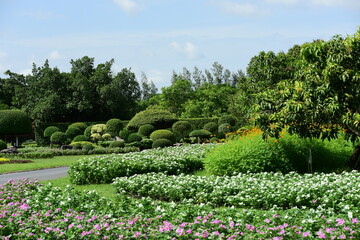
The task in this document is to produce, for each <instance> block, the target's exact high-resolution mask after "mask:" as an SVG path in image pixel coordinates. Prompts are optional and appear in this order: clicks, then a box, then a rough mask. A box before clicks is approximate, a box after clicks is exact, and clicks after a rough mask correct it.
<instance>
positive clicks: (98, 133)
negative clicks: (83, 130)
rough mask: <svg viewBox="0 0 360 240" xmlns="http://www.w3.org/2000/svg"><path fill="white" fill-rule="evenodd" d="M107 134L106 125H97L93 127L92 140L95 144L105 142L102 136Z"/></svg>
mask: <svg viewBox="0 0 360 240" xmlns="http://www.w3.org/2000/svg"><path fill="white" fill-rule="evenodd" d="M105 133H106V125H105V124H95V125H94V126H92V127H91V140H93V141H94V142H98V141H101V140H103V139H102V135H104V134H105Z"/></svg>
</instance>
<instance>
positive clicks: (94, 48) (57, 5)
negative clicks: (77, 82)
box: [0, 0, 360, 88]
mask: <svg viewBox="0 0 360 240" xmlns="http://www.w3.org/2000/svg"><path fill="white" fill-rule="evenodd" d="M358 26H360V1H359V0H245V1H242V0H31V1H29V0H0V77H5V75H4V74H3V73H4V72H5V71H6V70H8V69H9V70H11V71H13V72H16V73H23V74H29V73H30V72H31V68H32V63H33V62H34V63H36V64H37V65H39V66H41V65H43V63H44V61H45V59H49V61H50V66H51V67H55V66H57V67H58V68H59V69H60V70H61V71H64V72H68V71H70V67H71V65H70V63H69V62H70V60H71V59H78V58H81V57H83V56H89V57H94V58H95V64H98V63H102V62H105V61H108V60H110V59H112V58H114V59H115V64H114V66H113V71H114V72H118V71H120V70H121V69H122V68H125V67H131V69H132V71H133V72H135V73H136V75H137V77H138V78H139V79H140V73H141V72H144V73H145V74H146V75H147V77H148V79H150V80H153V81H154V83H155V85H156V86H157V87H159V88H160V87H162V86H169V85H170V79H171V74H172V71H173V70H175V71H176V72H181V71H182V68H183V67H186V68H188V69H189V70H190V71H192V70H193V68H194V66H197V67H198V68H199V69H201V70H203V69H205V68H206V69H210V68H211V65H212V64H213V62H215V61H217V62H219V63H220V64H222V65H223V66H224V67H225V68H228V69H230V70H231V71H236V70H239V69H241V70H243V71H245V70H246V66H247V64H248V63H249V61H250V59H251V57H253V56H254V55H256V54H258V52H259V51H262V50H264V51H270V50H272V51H275V52H278V51H287V50H288V49H289V48H290V47H292V46H293V45H294V44H302V43H304V42H308V41H312V40H314V39H319V38H320V39H325V40H328V39H330V38H331V37H332V36H334V35H336V34H341V35H344V36H346V35H348V34H354V33H355V32H356V30H357V28H358Z"/></svg>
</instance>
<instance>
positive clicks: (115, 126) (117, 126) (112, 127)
mask: <svg viewBox="0 0 360 240" xmlns="http://www.w3.org/2000/svg"><path fill="white" fill-rule="evenodd" d="M123 127H124V124H123V122H122V121H121V120H120V119H117V118H113V119H110V120H109V121H107V122H106V128H107V130H106V131H107V132H108V133H110V135H111V137H115V136H117V134H118V133H119V132H120V130H121V129H123Z"/></svg>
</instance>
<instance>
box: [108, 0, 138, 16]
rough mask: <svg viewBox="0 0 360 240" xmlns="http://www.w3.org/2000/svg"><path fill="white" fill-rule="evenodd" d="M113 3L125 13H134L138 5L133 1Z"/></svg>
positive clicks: (116, 0)
mask: <svg viewBox="0 0 360 240" xmlns="http://www.w3.org/2000/svg"><path fill="white" fill-rule="evenodd" d="M113 2H114V3H116V5H118V6H119V7H120V8H121V10H123V11H124V12H126V13H134V12H136V11H137V10H139V5H138V4H137V3H136V2H135V1H134V0H113Z"/></svg>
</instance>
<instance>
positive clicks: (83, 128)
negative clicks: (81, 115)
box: [68, 122, 88, 132]
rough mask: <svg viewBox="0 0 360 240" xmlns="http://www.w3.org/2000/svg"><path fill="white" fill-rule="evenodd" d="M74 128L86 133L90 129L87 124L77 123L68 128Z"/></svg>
mask: <svg viewBox="0 0 360 240" xmlns="http://www.w3.org/2000/svg"><path fill="white" fill-rule="evenodd" d="M72 127H76V128H78V129H80V130H81V132H84V131H85V129H86V128H87V127H88V125H87V124H86V123H83V122H76V123H72V124H70V125H69V127H68V128H72Z"/></svg>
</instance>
